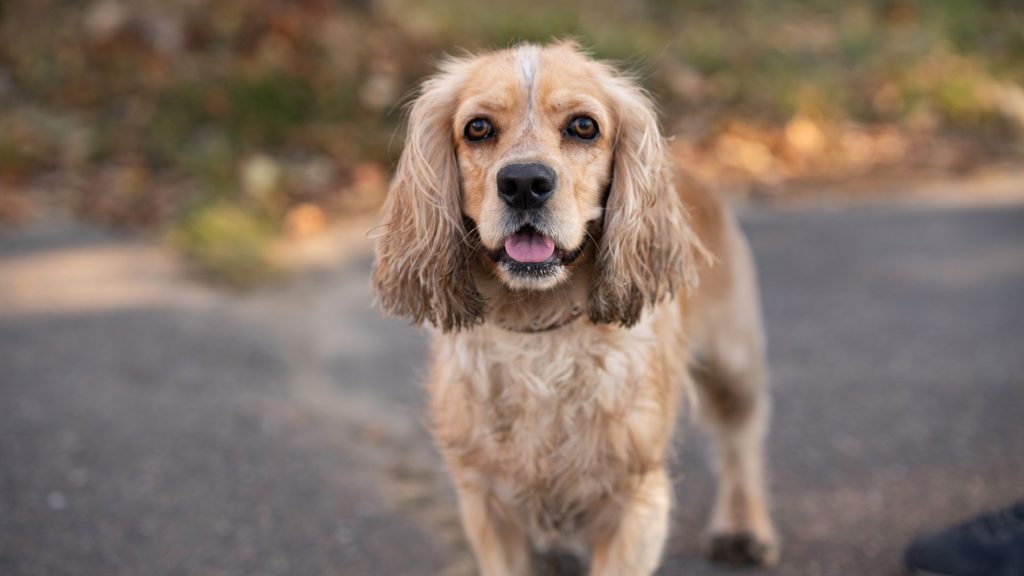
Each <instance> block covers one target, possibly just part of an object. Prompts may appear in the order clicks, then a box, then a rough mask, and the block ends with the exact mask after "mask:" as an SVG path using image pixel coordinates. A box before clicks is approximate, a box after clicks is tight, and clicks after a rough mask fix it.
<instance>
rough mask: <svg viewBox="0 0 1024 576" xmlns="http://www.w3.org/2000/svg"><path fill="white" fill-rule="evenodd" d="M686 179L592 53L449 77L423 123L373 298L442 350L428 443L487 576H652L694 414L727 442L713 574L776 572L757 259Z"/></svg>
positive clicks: (522, 57) (384, 243) (438, 80)
mask: <svg viewBox="0 0 1024 576" xmlns="http://www.w3.org/2000/svg"><path fill="white" fill-rule="evenodd" d="M682 182H684V179H683V178H682V176H681V175H680V174H678V168H677V167H676V166H674V165H673V163H672V161H671V160H670V158H669V154H668V150H667V145H666V142H665V139H664V137H663V136H662V133H661V130H660V128H659V124H658V118H657V113H656V111H655V108H654V105H653V103H652V101H651V99H650V97H649V96H648V95H647V94H646V93H645V92H644V91H643V90H641V89H640V88H638V86H637V84H636V83H635V82H634V80H632V79H631V78H630V77H628V76H626V75H624V74H622V73H620V72H618V71H617V70H616V69H615V68H614V67H612V66H611V65H609V64H607V63H603V62H600V61H597V60H595V59H592V58H590V57H589V56H587V55H586V54H585V53H584V52H583V51H582V50H581V49H580V48H579V47H578V46H577V45H576V44H574V43H573V42H569V41H564V42H559V43H554V44H550V45H546V46H538V45H534V44H522V45H518V46H515V47H513V48H510V49H506V50H501V51H496V52H491V53H486V54H482V55H476V56H470V57H462V58H453V59H449V60H447V61H445V62H444V63H443V64H442V65H441V66H440V70H439V72H438V73H437V74H436V75H435V76H433V77H432V78H430V79H428V80H427V81H426V82H425V83H424V84H423V85H422V89H421V91H420V92H419V94H418V96H417V97H416V99H415V101H414V102H413V103H412V105H411V110H410V112H409V118H408V134H407V139H406V142H405V147H404V149H403V152H402V154H401V158H400V159H399V162H398V166H397V169H396V173H395V175H394V178H393V181H392V184H391V187H390V190H389V193H388V198H387V200H386V201H385V204H384V208H383V220H382V224H381V232H380V234H379V237H378V239H377V246H376V263H375V267H374V272H373V278H372V283H373V287H374V290H375V293H376V297H377V301H378V304H379V305H380V306H381V308H383V310H384V311H385V312H386V313H388V314H391V315H397V316H403V317H407V318H410V319H411V320H412V321H413V322H415V323H417V324H421V325H425V326H427V329H428V330H430V331H431V332H432V338H433V349H432V355H433V362H432V369H431V371H430V373H429V383H428V389H429V395H430V411H431V416H432V431H433V435H434V439H435V442H436V444H437V446H438V448H439V450H440V452H441V454H442V456H443V458H444V460H445V463H446V465H447V467H448V469H449V472H450V474H451V477H452V480H453V484H454V486H455V488H456V492H457V494H458V501H459V511H460V515H461V519H462V524H463V529H464V531H465V534H466V537H467V539H468V540H469V542H470V544H471V547H472V549H473V551H474V554H475V556H476V559H477V562H478V565H479V568H480V571H481V573H482V574H484V575H485V576H503V575H521V574H529V573H531V570H532V568H531V567H532V566H533V565H534V564H533V562H534V560H533V558H534V554H535V553H536V552H542V551H545V550H572V551H576V552H580V553H588V554H589V562H588V564H589V567H590V573H591V574H593V575H595V576H610V575H617V576H642V575H648V574H651V573H653V572H654V571H655V569H656V568H657V567H658V565H659V563H660V561H661V556H662V552H663V549H664V545H665V542H666V539H667V538H668V535H669V524H670V518H669V514H670V507H671V505H672V501H673V489H672V481H671V478H670V476H669V473H668V470H667V462H668V461H669V457H670V456H669V451H670V445H671V441H672V436H673V428H674V425H675V422H676V420H677V411H678V409H679V405H680V404H681V403H682V401H683V400H684V398H690V397H692V398H693V400H694V402H693V404H695V405H696V406H697V410H698V413H699V415H700V420H701V422H702V423H703V424H704V425H705V426H706V428H707V430H708V431H709V433H710V436H711V437H712V439H713V440H714V443H715V445H716V460H717V473H718V492H717V497H716V500H715V502H714V505H713V510H712V514H711V520H710V526H709V530H708V547H709V552H710V555H711V557H712V559H713V560H720V561H726V562H731V563H742V564H757V565H771V564H773V563H774V562H775V561H776V559H777V558H778V542H777V538H776V535H775V530H774V528H773V525H772V522H771V519H770V517H769V506H768V501H767V495H766V490H765V479H764V471H763V468H764V463H763V460H764V458H763V452H764V450H763V444H764V438H765V434H766V423H767V421H768V413H769V399H768V394H767V389H766V384H765V360H764V336H763V329H762V321H761V312H760V303H759V296H758V290H757V281H756V278H755V269H754V265H753V261H752V257H751V254H750V251H749V248H748V246H747V243H746V240H745V239H744V237H743V235H742V233H741V232H740V229H739V226H738V225H737V223H736V220H735V218H734V216H733V215H732V214H731V213H730V212H729V211H728V210H727V208H726V207H725V206H724V205H723V204H722V203H721V202H720V201H719V200H717V199H716V198H715V197H714V196H712V195H711V194H709V193H708V192H705V191H703V190H702V189H700V188H699V187H695V186H691V185H683V184H682Z"/></svg>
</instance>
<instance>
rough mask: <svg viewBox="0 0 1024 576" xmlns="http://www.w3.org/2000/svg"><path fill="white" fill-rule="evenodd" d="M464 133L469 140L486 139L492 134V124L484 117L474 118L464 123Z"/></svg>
mask: <svg viewBox="0 0 1024 576" xmlns="http://www.w3.org/2000/svg"><path fill="white" fill-rule="evenodd" d="M465 134H466V139H467V140H469V141H470V142H478V141H480V140H486V139H488V138H490V137H491V136H494V125H492V124H491V123H490V122H489V121H487V120H486V119H484V118H474V119H473V120H470V121H469V123H468V124H466V130H465Z"/></svg>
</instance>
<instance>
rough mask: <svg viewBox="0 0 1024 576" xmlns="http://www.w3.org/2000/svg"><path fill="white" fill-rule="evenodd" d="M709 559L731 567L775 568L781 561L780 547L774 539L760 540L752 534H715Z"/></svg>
mask: <svg viewBox="0 0 1024 576" xmlns="http://www.w3.org/2000/svg"><path fill="white" fill-rule="evenodd" d="M708 557H709V558H710V559H711V561H712V562H717V563H719V564H726V565H729V566H774V565H775V564H776V563H777V562H778V561H779V545H778V543H776V542H775V541H774V539H770V538H758V537H756V536H754V535H753V534H752V533H750V532H739V533H736V534H713V535H712V536H711V538H710V539H709V542H708Z"/></svg>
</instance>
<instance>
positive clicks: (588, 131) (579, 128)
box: [565, 116, 598, 140]
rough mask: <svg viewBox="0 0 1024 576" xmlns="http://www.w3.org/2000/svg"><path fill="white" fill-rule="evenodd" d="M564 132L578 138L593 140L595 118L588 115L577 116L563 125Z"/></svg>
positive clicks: (596, 131)
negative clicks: (566, 124)
mask: <svg viewBox="0 0 1024 576" xmlns="http://www.w3.org/2000/svg"><path fill="white" fill-rule="evenodd" d="M565 133H566V134H567V135H569V136H572V137H574V138H579V139H580V140H593V139H594V138H597V134H598V129H597V120H594V119H593V118H591V117H590V116H577V117H575V118H573V119H572V121H571V122H569V125H568V126H566V127H565Z"/></svg>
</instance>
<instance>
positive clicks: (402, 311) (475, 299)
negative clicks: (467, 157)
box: [373, 61, 484, 331]
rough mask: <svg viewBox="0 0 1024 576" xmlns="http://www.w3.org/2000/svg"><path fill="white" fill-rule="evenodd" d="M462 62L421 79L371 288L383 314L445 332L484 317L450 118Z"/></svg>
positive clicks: (391, 193)
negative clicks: (472, 265)
mask: <svg viewBox="0 0 1024 576" xmlns="http://www.w3.org/2000/svg"><path fill="white" fill-rule="evenodd" d="M460 66H461V64H460V63H459V62H458V61H453V62H449V63H448V64H447V65H445V66H444V68H443V69H442V71H441V72H440V73H439V74H438V75H437V76H435V77H434V78H432V79H430V80H427V81H426V82H425V83H424V84H423V88H422V91H421V93H420V95H419V97H418V98H417V99H416V101H415V102H414V103H413V105H412V108H411V111H410V113H409V122H408V132H407V136H406V141H405V149H404V150H403V151H402V156H401V158H400V159H399V161H398V168H397V170H396V172H395V176H394V179H393V180H392V182H391V189H390V190H389V192H388V198H387V201H386V202H385V204H384V217H383V222H382V229H381V230H382V231H381V233H380V236H379V238H378V241H377V249H376V264H375V268H374V271H373V287H374V290H375V291H376V294H377V298H378V301H379V303H380V305H381V307H382V308H383V309H384V311H385V312H387V313H388V314H391V315H395V316H407V317H410V318H412V319H413V320H414V321H415V322H416V323H421V322H424V321H426V322H430V323H432V324H434V325H435V326H437V327H438V328H440V329H441V330H444V331H450V330H457V329H460V328H464V327H468V326H472V325H474V324H476V323H478V322H479V321H481V320H482V318H483V314H484V302H483V299H482V298H481V296H480V293H479V292H477V289H476V287H475V284H474V283H473V281H472V278H471V275H470V271H469V260H468V258H469V253H470V252H469V250H468V247H467V233H466V228H465V225H464V224H463V220H462V210H461V207H460V204H461V198H460V189H459V173H458V166H457V164H456V158H455V149H454V142H453V137H454V136H453V130H452V117H453V114H454V108H455V105H456V98H457V92H458V88H459V85H460V77H461V76H462V74H460Z"/></svg>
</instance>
